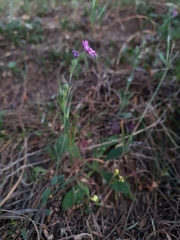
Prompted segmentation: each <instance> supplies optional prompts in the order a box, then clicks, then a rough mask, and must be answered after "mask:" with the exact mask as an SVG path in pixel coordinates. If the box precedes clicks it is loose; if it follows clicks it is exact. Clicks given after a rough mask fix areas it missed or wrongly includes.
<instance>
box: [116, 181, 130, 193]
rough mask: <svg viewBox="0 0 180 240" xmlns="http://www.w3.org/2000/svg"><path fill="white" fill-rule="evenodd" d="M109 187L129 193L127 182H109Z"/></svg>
mask: <svg viewBox="0 0 180 240" xmlns="http://www.w3.org/2000/svg"><path fill="white" fill-rule="evenodd" d="M111 188H112V189H113V190H115V191H117V192H120V193H123V194H125V195H129V194H130V193H131V190H130V186H129V183H127V182H114V183H112V184H111Z"/></svg>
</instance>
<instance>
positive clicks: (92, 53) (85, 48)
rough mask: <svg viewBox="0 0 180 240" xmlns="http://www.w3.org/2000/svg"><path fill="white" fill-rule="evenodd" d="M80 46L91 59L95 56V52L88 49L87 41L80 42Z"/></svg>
mask: <svg viewBox="0 0 180 240" xmlns="http://www.w3.org/2000/svg"><path fill="white" fill-rule="evenodd" d="M82 44H83V47H84V50H85V51H86V52H88V53H89V54H90V55H91V56H92V57H96V56H97V54H96V52H95V51H94V50H93V49H92V48H90V46H89V42H88V41H87V40H82Z"/></svg>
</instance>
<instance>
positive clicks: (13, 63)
mask: <svg viewBox="0 0 180 240" xmlns="http://www.w3.org/2000/svg"><path fill="white" fill-rule="evenodd" d="M8 67H9V68H15V67H16V62H9V63H8Z"/></svg>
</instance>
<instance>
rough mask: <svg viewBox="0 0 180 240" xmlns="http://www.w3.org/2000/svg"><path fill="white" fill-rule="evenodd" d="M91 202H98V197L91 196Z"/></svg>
mask: <svg viewBox="0 0 180 240" xmlns="http://www.w3.org/2000/svg"><path fill="white" fill-rule="evenodd" d="M91 201H93V202H96V203H97V202H99V198H98V196H97V195H93V196H92V197H91Z"/></svg>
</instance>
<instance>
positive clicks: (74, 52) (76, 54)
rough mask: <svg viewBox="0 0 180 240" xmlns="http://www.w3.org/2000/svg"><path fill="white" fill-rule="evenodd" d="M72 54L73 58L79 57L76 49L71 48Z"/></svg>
mask: <svg viewBox="0 0 180 240" xmlns="http://www.w3.org/2000/svg"><path fill="white" fill-rule="evenodd" d="M72 54H73V56H74V57H75V58H78V57H79V53H78V51H76V50H73V51H72Z"/></svg>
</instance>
